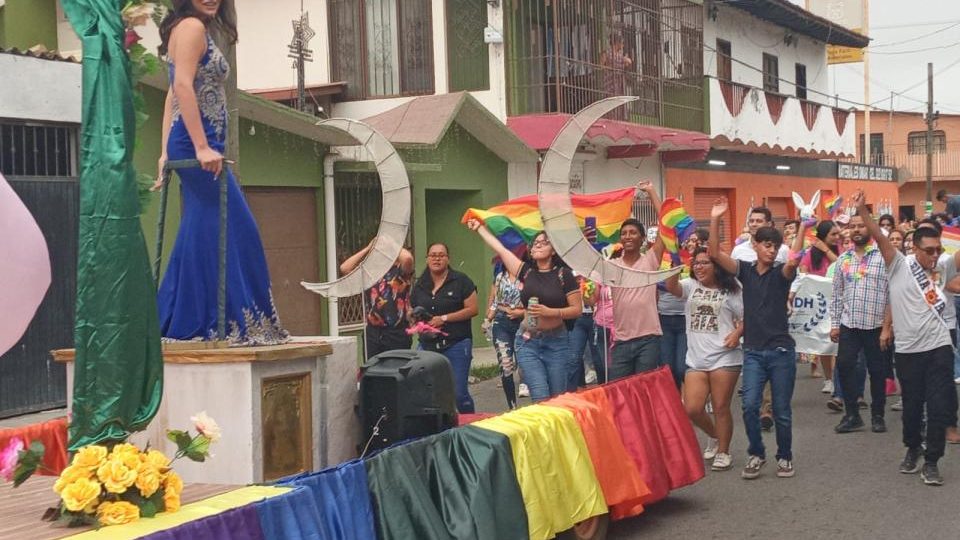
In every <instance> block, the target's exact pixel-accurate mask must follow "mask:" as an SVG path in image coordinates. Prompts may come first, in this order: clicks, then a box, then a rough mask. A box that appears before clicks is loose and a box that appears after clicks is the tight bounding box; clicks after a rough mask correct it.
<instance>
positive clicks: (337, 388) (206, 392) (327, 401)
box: [54, 336, 360, 485]
mask: <svg viewBox="0 0 960 540" xmlns="http://www.w3.org/2000/svg"><path fill="white" fill-rule="evenodd" d="M178 347H182V345H179V346H178ZM356 351H357V345H356V338H352V337H325V336H324V337H299V338H294V339H293V340H292V342H291V343H288V344H284V345H278V346H271V347H235V348H225V349H196V350H184V349H182V348H179V349H178V350H165V351H164V389H163V401H162V402H161V405H160V410H159V412H158V413H157V415H156V417H154V419H153V421H152V422H151V423H150V425H149V426H148V427H147V429H146V430H145V431H143V432H141V433H137V434H135V435H134V436H133V437H132V439H131V442H133V443H135V444H138V445H144V444H147V443H149V444H150V446H151V447H153V448H157V449H160V450H162V451H163V452H164V453H166V454H167V455H169V456H173V454H174V453H175V452H176V445H174V444H173V443H172V442H170V441H169V440H167V437H166V432H167V430H168V429H190V430H191V431H194V432H195V430H194V429H193V425H192V423H191V422H190V417H191V416H193V415H194V414H196V413H197V412H200V411H206V412H207V414H208V415H209V416H210V417H211V418H213V419H214V420H216V421H217V423H218V424H219V425H220V428H221V429H222V431H223V437H222V438H221V439H220V441H219V442H217V443H215V444H213V445H211V447H210V452H211V453H212V454H213V457H212V458H211V459H209V460H207V461H206V462H204V463H195V462H192V461H190V460H187V459H181V460H178V461H177V462H176V464H175V468H176V470H177V472H178V473H179V474H180V475H181V476H182V477H183V479H184V481H186V482H191V483H213V484H234V485H236V484H248V483H256V482H264V481H267V480H272V479H275V478H277V477H279V476H285V475H287V474H293V473H296V472H298V471H301V470H318V469H321V468H324V467H327V466H329V465H335V464H337V463H340V462H342V461H345V460H348V459H351V458H353V457H355V456H356V455H357V451H356V447H357V444H358V441H359V436H360V424H359V421H358V419H357V416H356V414H355V412H354V411H355V409H354V408H355V405H356V401H357V352H356ZM54 357H55V358H56V359H57V360H60V361H64V362H66V363H67V389H68V390H67V392H68V395H67V401H68V403H72V393H73V361H72V360H73V351H72V350H65V351H54Z"/></svg>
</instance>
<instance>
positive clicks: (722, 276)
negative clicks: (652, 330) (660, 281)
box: [666, 247, 743, 471]
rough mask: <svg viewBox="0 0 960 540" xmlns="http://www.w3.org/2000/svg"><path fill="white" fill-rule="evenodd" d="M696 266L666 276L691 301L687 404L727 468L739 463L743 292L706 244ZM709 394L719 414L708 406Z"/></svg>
mask: <svg viewBox="0 0 960 540" xmlns="http://www.w3.org/2000/svg"><path fill="white" fill-rule="evenodd" d="M691 266H692V276H693V277H692V278H687V279H684V280H680V279H678V277H677V276H674V277H672V278H670V279H668V280H667V281H666V287H667V290H668V291H670V293H671V294H673V295H674V296H676V297H678V298H681V299H683V300H684V301H685V302H686V323H687V356H686V362H687V372H686V375H685V376H684V381H683V382H684V384H683V404H684V407H685V408H686V410H687V416H689V417H690V420H691V421H692V422H693V423H694V424H696V426H697V427H699V428H700V429H701V430H703V432H704V433H706V434H707V437H709V439H708V440H707V447H706V449H705V450H704V452H703V457H704V459H708V460H711V459H712V460H713V464H712V469H713V470H715V471H726V470H729V469H730V468H731V467H732V466H733V457H732V456H731V455H730V440H731V439H732V438H733V414H732V413H731V412H730V401H731V400H732V398H733V392H734V390H735V389H736V386H737V379H739V378H740V369H741V366H742V365H743V350H742V349H741V348H740V336H741V335H742V334H743V296H742V294H741V288H740V282H739V281H737V278H736V277H735V276H734V275H733V274H731V273H729V272H727V271H726V270H724V269H723V268H722V267H720V266H718V265H715V264H714V263H713V261H712V260H711V259H710V255H709V254H708V252H707V249H706V248H703V247H700V248H697V249H696V250H695V251H694V252H693V260H692V262H691ZM707 396H709V397H710V401H711V403H712V405H713V418H710V415H709V414H708V413H707V411H706V403H707Z"/></svg>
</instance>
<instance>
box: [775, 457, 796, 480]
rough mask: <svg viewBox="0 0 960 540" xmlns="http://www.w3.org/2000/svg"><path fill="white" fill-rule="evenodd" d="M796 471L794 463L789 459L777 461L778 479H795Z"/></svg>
mask: <svg viewBox="0 0 960 540" xmlns="http://www.w3.org/2000/svg"><path fill="white" fill-rule="evenodd" d="M794 474H796V471H794V470H793V462H792V461H790V460H789V459H778V460H777V478H793V475H794Z"/></svg>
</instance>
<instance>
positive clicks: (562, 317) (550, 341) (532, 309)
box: [467, 219, 583, 402]
mask: <svg viewBox="0 0 960 540" xmlns="http://www.w3.org/2000/svg"><path fill="white" fill-rule="evenodd" d="M467 227H468V228H469V229H470V230H471V231H476V232H477V233H479V234H480V238H482V239H483V241H484V242H486V243H487V245H488V246H490V247H491V248H492V249H493V251H494V252H496V254H497V255H499V256H500V260H502V261H503V264H504V266H505V267H506V269H507V271H508V272H510V275H512V276H516V277H517V279H518V280H520V283H522V284H523V289H522V291H521V296H520V298H521V301H522V303H523V305H524V307H525V308H526V316H525V317H524V319H523V322H521V323H520V329H519V330H518V331H517V336H516V339H515V341H514V353H515V354H516V357H517V363H518V364H519V365H520V369H522V370H523V377H524V380H525V381H526V383H527V386H528V387H529V388H530V399H531V400H533V401H534V402H537V401H542V400H544V399H547V398H550V397H553V396H555V395H558V394H561V393H563V392H565V391H566V389H567V381H568V379H569V376H570V375H569V374H570V373H571V372H575V371H576V370H577V364H576V362H577V359H575V358H574V357H573V355H572V354H571V352H570V340H569V336H568V335H567V326H566V324H565V321H567V320H571V321H572V320H574V319H576V318H578V317H580V314H581V313H582V312H583V300H582V297H581V293H580V286H579V284H578V283H577V280H576V278H575V277H574V275H573V272H571V271H570V268H568V267H567V266H566V265H565V264H563V261H562V260H560V257H559V256H558V255H557V253H556V251H554V250H553V246H552V245H550V240H549V238H547V234H546V233H545V232H543V231H540V232H539V233H537V235H536V236H534V237H533V241H532V242H531V243H530V247H529V249H528V253H529V258H528V259H527V260H520V258H519V257H517V256H516V255H514V254H513V252H512V251H510V250H509V249H507V248H506V247H504V245H503V244H501V243H500V240H498V239H497V237H496V236H494V235H493V233H491V232H490V231H489V230H488V229H487V228H486V226H484V225H483V223H481V222H480V221H479V220H476V219H471V220H470V221H468V222H467Z"/></svg>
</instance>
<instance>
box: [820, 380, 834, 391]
mask: <svg viewBox="0 0 960 540" xmlns="http://www.w3.org/2000/svg"><path fill="white" fill-rule="evenodd" d="M820 391H821V392H823V393H824V394H832V393H833V381H832V380H830V379H827V380H825V381H823V388H821V389H820Z"/></svg>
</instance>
